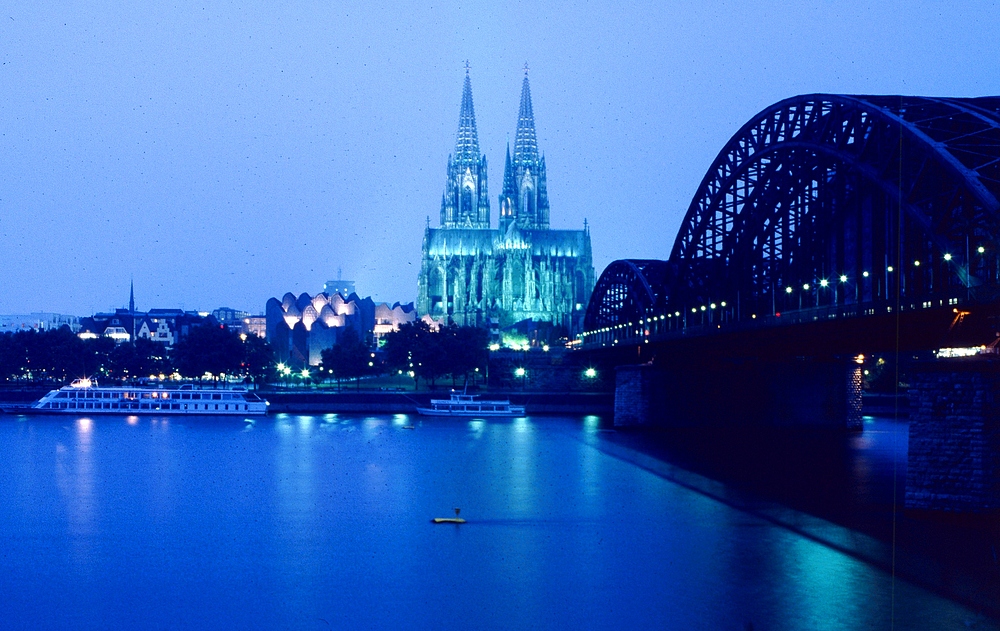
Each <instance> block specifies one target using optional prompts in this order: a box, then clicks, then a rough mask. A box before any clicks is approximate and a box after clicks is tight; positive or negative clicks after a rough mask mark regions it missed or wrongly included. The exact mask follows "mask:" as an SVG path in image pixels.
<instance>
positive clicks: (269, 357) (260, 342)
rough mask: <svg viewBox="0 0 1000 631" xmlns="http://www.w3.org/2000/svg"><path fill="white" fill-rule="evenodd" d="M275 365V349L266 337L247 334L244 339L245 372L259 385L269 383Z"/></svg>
mask: <svg viewBox="0 0 1000 631" xmlns="http://www.w3.org/2000/svg"><path fill="white" fill-rule="evenodd" d="M241 339H242V338H241ZM273 367H274V349H273V348H271V345H270V344H268V343H267V341H265V340H264V338H261V337H257V336H256V335H247V336H246V339H245V340H243V372H244V373H245V374H246V375H247V376H248V377H250V380H251V381H253V383H254V385H255V386H257V387H259V386H260V384H262V383H267V377H268V375H270V374H271V369H272V368H273Z"/></svg>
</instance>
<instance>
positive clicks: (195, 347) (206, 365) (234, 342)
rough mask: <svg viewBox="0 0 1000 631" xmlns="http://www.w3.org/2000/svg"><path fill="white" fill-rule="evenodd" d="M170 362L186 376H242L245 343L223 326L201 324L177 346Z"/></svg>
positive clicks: (175, 345)
mask: <svg viewBox="0 0 1000 631" xmlns="http://www.w3.org/2000/svg"><path fill="white" fill-rule="evenodd" d="M171 359H172V360H173V363H174V367H175V368H176V369H177V371H178V372H179V373H181V374H182V375H184V376H185V377H194V378H198V377H201V376H202V375H205V374H209V375H212V377H213V378H215V379H218V378H219V376H221V375H234V374H239V373H240V368H241V366H240V364H242V363H243V359H244V349H243V341H242V340H241V339H240V336H239V334H238V333H235V332H233V331H230V330H229V329H227V328H226V327H224V326H220V325H218V324H208V323H205V324H200V325H198V326H195V327H193V328H192V329H191V330H190V332H189V333H188V334H187V335H186V336H185V337H184V338H183V339H181V340H180V341H179V342H177V343H176V344H174V348H173V350H172V352H171Z"/></svg>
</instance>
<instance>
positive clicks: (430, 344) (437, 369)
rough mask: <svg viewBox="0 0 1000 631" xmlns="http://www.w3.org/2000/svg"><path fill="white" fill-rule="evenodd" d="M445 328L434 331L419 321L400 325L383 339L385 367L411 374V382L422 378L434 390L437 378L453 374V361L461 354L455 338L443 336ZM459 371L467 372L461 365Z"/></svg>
mask: <svg viewBox="0 0 1000 631" xmlns="http://www.w3.org/2000/svg"><path fill="white" fill-rule="evenodd" d="M450 328H459V327H450ZM461 328H464V327H461ZM469 328H471V327H469ZM448 329H449V327H441V328H440V329H439V330H438V331H433V330H431V328H430V327H429V326H428V325H427V324H426V323H424V322H422V321H420V320H418V321H416V322H412V323H407V324H404V325H402V326H401V327H399V329H398V330H397V331H393V332H392V333H389V334H388V335H387V336H386V341H385V346H384V347H383V350H384V351H385V356H386V365H387V366H389V367H390V368H392V369H393V370H402V371H403V372H410V371H412V372H413V376H414V379H425V380H426V381H428V382H429V383H430V386H431V387H432V388H433V387H434V384H435V381H436V380H437V379H439V378H441V377H443V376H445V375H447V374H450V373H451V372H452V370H453V368H454V367H453V365H452V361H453V360H454V359H455V357H457V355H459V354H460V352H459V351H458V349H457V346H458V344H459V341H458V340H457V339H454V338H455V336H454V335H453V334H452V333H442V331H447V330H448ZM462 339H463V340H466V341H467V340H468V338H462ZM449 340H450V341H449ZM453 355H454V356H455V357H453ZM469 370H472V368H470V369H469ZM461 372H462V374H465V372H466V368H465V367H464V365H463V366H462V367H461Z"/></svg>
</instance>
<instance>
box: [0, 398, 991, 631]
mask: <svg viewBox="0 0 1000 631" xmlns="http://www.w3.org/2000/svg"><path fill="white" fill-rule="evenodd" d="M411 426H412V429H410V428H409V427H411ZM612 434H613V433H612V432H609V431H608V430H607V428H605V427H602V424H601V421H600V420H599V419H597V418H596V417H587V418H552V417H544V418H542V417H539V418H527V419H513V420H489V421H481V420H474V421H455V420H438V419H433V420H431V419H422V418H419V417H412V416H405V415H395V416H393V415H384V416H364V415H325V416H296V415H277V416H273V417H268V418H264V419H260V420H257V421H255V422H246V421H243V420H220V419H211V418H184V419H179V418H164V417H129V418H122V417H94V418H73V417H56V416H22V417H14V416H8V417H0V453H2V454H3V463H4V464H3V465H2V467H0V628H2V629H124V628H135V629H430V628H465V629H526V628H539V629H555V628H580V629H710V630H728V629H732V630H734V631H745V630H746V629H754V630H755V631H761V630H781V629H787V630H790V631H791V630H794V631H801V630H806V629H814V630H827V629H829V630H833V629H837V630H840V629H969V628H974V629H997V628H1000V627H998V625H997V624H996V621H990V620H988V619H986V618H984V617H982V616H981V615H980V614H978V613H976V612H975V611H973V610H971V609H969V608H967V607H965V606H962V605H960V604H957V603H955V602H952V601H950V600H948V599H946V598H944V597H942V596H939V595H937V594H935V593H932V592H930V591H927V590H925V589H923V588H921V587H918V586H915V585H913V584H910V583H908V582H906V581H903V580H900V579H896V580H893V578H892V575H891V574H890V573H889V572H887V571H886V570H885V569H884V568H880V567H879V566H877V565H875V564H870V563H867V562H866V561H865V560H864V558H863V555H861V556H859V555H857V554H854V553H852V552H851V549H850V546H849V545H848V546H847V547H845V546H844V545H831V544H830V543H829V542H828V541H827V540H825V539H824V537H823V536H816V534H815V533H816V531H815V530H810V526H809V525H808V524H809V523H811V522H809V520H808V519H807V517H806V516H804V515H801V516H796V514H795V513H793V512H783V513H781V515H782V517H780V518H776V517H775V514H774V513H769V512H767V511H762V510H758V509H757V508H755V505H754V503H753V502H752V501H750V502H745V501H742V500H740V501H736V500H734V498H735V497H736V492H735V491H730V490H729V489H727V488H726V487H725V486H721V485H718V484H713V483H711V482H710V481H706V480H700V479H699V478H698V476H694V475H689V474H688V473H686V472H685V471H683V470H680V469H677V468H675V467H673V466H672V465H670V464H669V463H665V462H662V461H659V460H656V459H655V458H651V457H650V456H649V455H648V454H643V453H640V452H639V451H636V450H632V449H631V448H630V447H628V446H627V445H623V444H621V443H620V442H616V441H613V440H610V437H611V436H612ZM456 507H458V508H460V509H461V517H463V518H466V519H467V520H468V522H467V523H466V524H463V525H458V526H456V525H435V524H432V523H431V519H432V518H433V517H448V516H453V515H454V510H453V509H454V508H456ZM833 531H836V529H835V528H834V529H833ZM833 536H834V537H836V536H837V535H836V533H835V534H834V535H833ZM845 536H846V539H847V540H852V541H853V540H855V538H854V535H853V534H852V533H850V532H848V533H847V534H846V535H845Z"/></svg>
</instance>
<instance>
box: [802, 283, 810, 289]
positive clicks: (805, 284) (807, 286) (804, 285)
mask: <svg viewBox="0 0 1000 631" xmlns="http://www.w3.org/2000/svg"><path fill="white" fill-rule="evenodd" d="M802 289H805V290H806V291H809V283H804V284H803V285H802Z"/></svg>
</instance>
